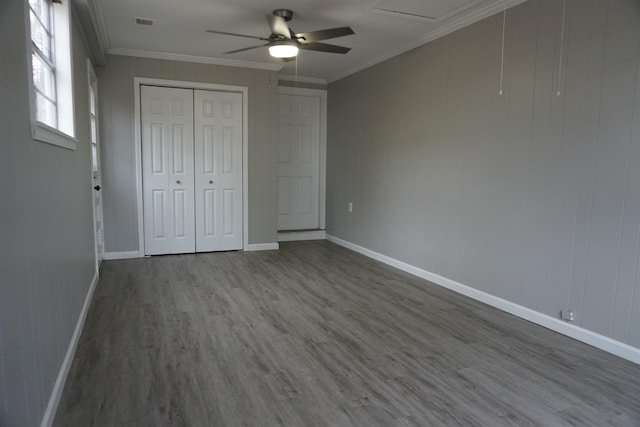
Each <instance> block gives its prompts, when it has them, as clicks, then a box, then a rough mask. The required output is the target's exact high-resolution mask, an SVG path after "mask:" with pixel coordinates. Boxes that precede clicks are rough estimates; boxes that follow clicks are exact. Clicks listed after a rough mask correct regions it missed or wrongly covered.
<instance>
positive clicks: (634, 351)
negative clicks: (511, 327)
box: [327, 234, 640, 365]
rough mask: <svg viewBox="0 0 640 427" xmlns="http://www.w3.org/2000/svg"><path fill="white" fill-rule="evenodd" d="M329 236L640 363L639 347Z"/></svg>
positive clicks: (330, 239)
mask: <svg viewBox="0 0 640 427" xmlns="http://www.w3.org/2000/svg"><path fill="white" fill-rule="evenodd" d="M327 240H329V241H330V242H333V243H335V244H337V245H340V246H343V247H345V248H347V249H351V250H353V251H355V252H358V253H360V254H362V255H366V256H368V257H369V258H373V259H375V260H377V261H380V262H382V263H384V264H387V265H390V266H392V267H395V268H397V269H399V270H402V271H405V272H407V273H409V274H413V275H414V276H417V277H420V278H422V279H425V280H428V281H430V282H433V283H435V284H436V285H439V286H442V287H444V288H447V289H450V290H452V291H454V292H457V293H459V294H462V295H465V296H467V297H469V298H472V299H474V300H477V301H480V302H483V303H485V304H487V305H490V306H492V307H495V308H497V309H500V310H502V311H505V312H507V313H510V314H513V315H514V316H518V317H520V318H522V319H525V320H528V321H530V322H533V323H536V324H538V325H540V326H543V327H545V328H547V329H551V330H552V331H555V332H558V333H561V334H563V335H566V336H568V337H571V338H573V339H576V340H578V341H582V342H584V343H586V344H589V345H591V346H593V347H596V348H599V349H601V350H604V351H606V352H608V353H611V354H615V355H616V356H619V357H622V358H623V359H626V360H629V361H631V362H634V363H637V364H639V365H640V349H638V348H636V347H632V346H630V345H628V344H625V343H623V342H620V341H616V340H614V339H611V338H609V337H605V336H604V335H600V334H597V333H595V332H592V331H589V330H587V329H584V328H581V327H579V326H576V325H572V324H570V323H566V322H564V321H562V320H560V319H556V318H553V317H551V316H548V315H546V314H543V313H540V312H538V311H535V310H531V309H530V308H527V307H523V306H521V305H519V304H516V303H513V302H511V301H507V300H505V299H502V298H499V297H496V296H494V295H491V294H488V293H486V292H483V291H479V290H477V289H474V288H472V287H470V286H466V285H463V284H462V283H458V282H456V281H454V280H451V279H447V278H446V277H442V276H439V275H437V274H435V273H431V272H429V271H426V270H423V269H421V268H418V267H416V266H413V265H411V264H407V263H405V262H402V261H398V260H397V259H394V258H391V257H389V256H387V255H383V254H380V253H378V252H374V251H372V250H369V249H367V248H365V247H362V246H359V245H356V244H355V243H351V242H348V241H346V240H342V239H340V238H338V237H335V236H331V235H329V234H327Z"/></svg>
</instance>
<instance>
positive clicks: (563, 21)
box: [556, 0, 567, 96]
mask: <svg viewBox="0 0 640 427" xmlns="http://www.w3.org/2000/svg"><path fill="white" fill-rule="evenodd" d="M566 12H567V0H563V2H562V27H561V30H560V64H559V65H558V91H557V92H556V96H560V86H562V60H563V58H564V27H565V16H566Z"/></svg>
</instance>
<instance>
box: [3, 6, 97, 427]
mask: <svg viewBox="0 0 640 427" xmlns="http://www.w3.org/2000/svg"><path fill="white" fill-rule="evenodd" d="M77 28H78V26H77V24H76V23H75V21H74V31H73V40H74V48H73V50H74V78H75V85H74V87H75V98H76V108H77V111H76V128H77V136H78V139H79V143H78V148H77V149H76V150H75V151H71V150H67V149H64V148H59V147H56V146H53V145H50V144H46V143H42V142H38V141H34V140H32V139H31V131H30V121H29V104H28V99H29V90H28V86H27V85H28V79H29V78H30V74H31V71H30V70H29V69H28V68H27V59H26V54H27V44H26V43H27V39H26V37H27V36H26V32H25V13H24V2H23V1H17V0H12V1H0V58H1V59H0V129H1V131H0V177H1V181H2V182H3V185H2V186H0V200H2V202H0V425H1V426H20V427H28V426H37V425H40V421H41V419H42V417H43V415H44V412H45V409H46V406H47V403H48V401H49V397H50V396H51V392H52V388H53V385H54V383H55V380H56V377H57V375H58V372H59V370H60V367H61V364H62V361H63V359H64V356H65V353H66V351H67V348H68V347H69V343H70V341H71V337H72V334H73V331H74V329H75V326H76V322H77V321H78V318H79V315H80V311H81V309H82V305H83V303H84V300H85V297H86V295H87V292H88V290H89V286H90V284H91V279H92V277H93V275H94V259H93V257H94V255H93V254H94V246H93V217H92V211H91V191H92V190H91V159H90V151H89V130H88V122H89V117H88V114H87V104H88V100H87V72H86V69H87V65H86V58H87V51H86V48H85V46H84V44H83V41H82V35H81V34H80V33H79V32H78V30H77Z"/></svg>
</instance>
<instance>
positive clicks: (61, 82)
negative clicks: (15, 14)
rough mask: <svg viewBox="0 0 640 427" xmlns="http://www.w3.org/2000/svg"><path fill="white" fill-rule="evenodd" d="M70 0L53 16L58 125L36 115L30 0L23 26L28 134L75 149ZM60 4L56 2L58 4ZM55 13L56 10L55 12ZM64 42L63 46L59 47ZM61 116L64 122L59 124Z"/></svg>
mask: <svg viewBox="0 0 640 427" xmlns="http://www.w3.org/2000/svg"><path fill="white" fill-rule="evenodd" d="M69 3H70V0H64V3H63V6H64V7H65V8H67V9H66V13H65V14H64V15H65V16H64V19H59V18H58V17H56V27H55V28H56V30H55V31H56V32H55V33H54V46H55V47H54V49H55V50H54V52H55V55H56V68H57V70H56V90H57V94H58V96H57V98H58V99H57V104H58V127H59V128H61V129H65V130H64V131H63V130H60V129H56V128H53V127H51V126H48V125H46V124H44V123H42V122H40V121H38V120H37V119H36V109H37V106H36V91H35V88H34V83H33V76H32V73H33V64H32V63H31V62H32V61H31V53H32V48H31V23H30V20H29V0H24V8H25V29H26V42H27V43H26V48H27V72H28V75H27V77H28V78H27V80H28V82H29V106H30V110H31V112H30V115H31V136H32V138H33V139H35V140H37V141H41V142H46V143H49V144H53V145H56V146H58V147H63V148H67V149H70V150H75V149H76V146H77V144H78V139H77V138H76V136H75V135H76V123H75V94H74V87H73V51H72V50H73V44H72V43H73V40H72V34H71V19H72V17H71V9H70V7H71V6H70V4H69ZM58 6H59V5H56V7H58ZM54 13H55V12H54ZM60 27H63V28H66V29H67V31H60V30H59V29H58V28H60ZM60 45H62V47H65V46H66V49H64V48H62V47H60ZM60 63H66V64H68V66H67V67H63V68H62V69H59V67H58V64H60ZM61 73H66V76H65V78H62V75H61ZM64 93H66V94H68V95H70V96H67V97H65V96H64V95H62V94H64ZM61 109H64V111H66V114H63V116H66V117H61V114H60V111H61ZM61 120H62V121H63V122H65V123H64V124H62V125H61Z"/></svg>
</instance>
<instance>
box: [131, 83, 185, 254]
mask: <svg viewBox="0 0 640 427" xmlns="http://www.w3.org/2000/svg"><path fill="white" fill-rule="evenodd" d="M140 106H141V116H140V126H141V136H142V182H143V209H144V237H145V254H146V255H157V254H169V253H186V252H194V251H195V214H194V164H193V162H194V157H193V148H194V147H193V90H190V89H176V88H166V87H155V86H141V94H140Z"/></svg>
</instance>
